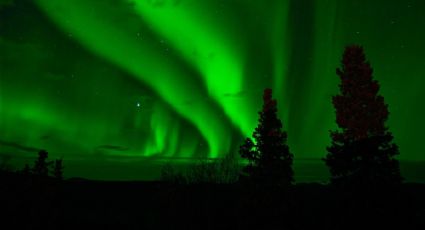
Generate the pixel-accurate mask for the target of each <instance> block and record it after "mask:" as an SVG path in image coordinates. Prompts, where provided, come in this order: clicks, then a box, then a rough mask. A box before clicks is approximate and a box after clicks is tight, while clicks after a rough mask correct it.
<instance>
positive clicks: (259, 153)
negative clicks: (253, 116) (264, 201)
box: [239, 89, 294, 186]
mask: <svg viewBox="0 0 425 230" xmlns="http://www.w3.org/2000/svg"><path fill="white" fill-rule="evenodd" d="M259 115H260V118H259V120H258V121H259V124H258V126H257V128H256V129H255V131H254V133H253V138H254V139H255V143H254V142H253V141H252V140H251V139H250V138H247V139H246V140H245V142H244V143H243V144H242V145H241V146H240V150H239V154H240V155H241V157H242V158H245V159H247V160H248V165H247V166H246V167H245V168H244V172H245V174H247V175H248V177H249V179H252V180H253V181H255V182H258V183H262V184H270V185H280V186H288V185H290V184H292V182H293V181H294V179H293V170H292V161H293V155H292V153H291V152H290V151H289V147H288V145H287V144H286V140H287V133H286V132H284V131H282V122H281V121H280V119H279V118H278V117H277V102H276V100H274V99H272V90H271V89H265V90H264V95H263V108H262V110H261V111H260V112H259Z"/></svg>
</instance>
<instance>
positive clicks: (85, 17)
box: [37, 0, 229, 157]
mask: <svg viewBox="0 0 425 230" xmlns="http://www.w3.org/2000/svg"><path fill="white" fill-rule="evenodd" d="M37 2H38V3H39V4H40V5H41V6H42V8H43V9H44V10H45V12H46V13H47V14H48V15H49V16H50V17H52V18H53V19H54V20H55V21H56V22H57V23H59V25H60V26H61V27H63V29H64V30H65V31H71V32H72V34H74V35H75V36H76V37H77V38H78V39H79V40H80V41H81V42H82V43H83V44H84V45H85V46H86V47H87V48H89V49H91V50H92V51H93V52H95V53H98V54H99V55H101V56H102V57H104V58H107V59H108V60H110V61H112V62H114V63H116V64H117V65H119V66H121V67H122V68H124V69H126V70H127V71H129V72H130V73H132V74H134V75H135V76H136V77H137V78H138V79H140V80H141V81H143V82H144V83H146V84H148V85H150V86H151V87H152V88H154V89H155V90H156V92H157V93H158V94H159V95H160V96H162V97H163V98H164V99H165V100H167V101H168V102H170V103H171V105H172V106H173V107H174V108H175V109H176V110H177V111H178V112H179V113H180V114H181V115H183V116H184V117H186V118H188V119H189V120H191V121H192V122H193V123H194V124H196V126H197V127H198V128H199V130H200V131H201V133H202V134H203V135H204V137H205V138H206V140H207V141H208V143H209V146H210V156H211V157H216V156H217V155H218V154H219V152H227V151H228V147H229V141H228V138H227V137H226V133H228V132H229V129H228V128H227V127H226V126H225V125H224V124H223V123H222V122H220V121H218V120H217V119H216V118H217V117H218V116H219V115H218V114H217V112H216V111H215V110H213V109H212V108H211V107H210V106H208V104H207V103H204V102H202V101H193V100H196V99H194V97H195V98H196V97H199V96H202V95H203V93H202V92H200V91H198V90H199V88H198V87H196V86H195V85H194V82H193V81H191V78H188V77H187V76H185V74H184V73H183V72H182V71H183V70H182V68H181V67H180V66H177V65H176V64H174V63H173V62H170V61H167V60H168V59H167V58H166V57H165V55H164V54H161V53H158V52H157V51H155V50H153V48H152V47H151V46H149V45H147V44H145V43H143V42H141V41H138V37H137V36H135V35H136V34H137V33H138V32H137V28H136V27H133V26H131V25H130V26H127V25H120V22H117V21H116V20H114V19H116V18H119V17H120V16H122V14H120V13H122V12H119V11H118V13H116V14H115V15H113V16H115V17H116V18H115V17H110V15H108V14H106V13H111V12H97V13H96V14H92V8H91V6H90V3H88V4H87V3H86V2H87V1H78V2H69V1H65V0H63V1H49V0H39V1H37ZM65 9H66V10H65ZM107 19H109V20H114V21H108V20H107ZM109 23H112V24H116V27H110V26H109ZM126 23H127V22H126ZM121 26H122V27H121ZM123 27H127V28H128V27H130V28H128V30H123V29H122V28H123ZM131 32H132V33H131ZM111 44H113V45H111ZM145 54H149V56H147V55H145ZM143 64H144V65H143ZM164 66H167V67H166V68H164ZM177 76H179V77H177ZM165 82H166V83H165ZM181 82H185V84H181ZM177 85H178V86H179V87H175V86H177ZM188 101H193V104H191V105H190V106H187V102H188ZM204 119H208V120H209V122H210V123H209V124H206V123H205V122H204ZM210 125H213V126H214V127H215V130H214V131H212V130H211V129H210Z"/></svg>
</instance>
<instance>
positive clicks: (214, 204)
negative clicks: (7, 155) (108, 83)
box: [0, 45, 425, 229]
mask: <svg viewBox="0 0 425 230" xmlns="http://www.w3.org/2000/svg"><path fill="white" fill-rule="evenodd" d="M336 74H337V75H338V77H339V78H340V80H341V81H340V84H339V89H340V92H339V94H337V95H334V96H333V97H332V104H333V106H334V108H335V113H336V123H337V125H338V129H337V130H334V131H331V132H330V135H331V139H332V142H331V143H330V145H329V146H328V147H327V155H326V156H324V158H323V163H324V164H326V166H327V167H328V168H329V172H330V175H331V177H330V178H329V181H330V183H329V184H318V183H298V184H297V183H295V182H296V181H295V180H294V173H296V172H294V170H293V167H292V166H293V161H294V154H296V153H292V152H291V148H290V146H288V144H287V138H288V135H290V134H288V133H287V132H286V131H284V125H283V122H282V121H281V120H280V119H279V118H278V115H277V112H278V111H277V103H278V102H277V101H276V100H275V99H273V95H272V90H271V89H265V90H264V92H263V107H262V108H261V110H260V111H259V113H258V114H259V119H258V125H257V127H256V128H255V130H254V132H253V134H252V138H251V137H247V138H246V139H245V140H244V141H243V143H241V145H240V148H239V153H238V154H237V153H229V154H227V155H226V156H224V157H223V158H221V159H217V160H208V159H207V160H201V161H199V162H198V163H196V164H194V165H193V166H191V167H190V168H189V169H188V170H187V171H186V172H183V171H179V170H177V169H176V168H174V167H173V165H172V164H171V162H169V163H167V164H164V166H163V167H162V170H161V177H160V178H159V180H158V181H153V182H142V181H141V182H112V181H110V182H108V181H103V182H102V181H90V180H84V179H80V180H75V179H74V180H72V179H64V178H63V175H64V170H65V169H66V168H65V167H64V165H66V162H65V163H64V162H63V160H62V159H55V160H53V161H49V160H48V152H47V151H46V150H40V151H39V152H38V158H37V159H36V160H35V162H34V163H33V165H30V164H26V165H25V167H24V168H23V169H20V170H17V171H13V170H11V168H10V167H9V166H7V164H0V165H1V168H0V195H1V196H0V202H1V204H2V207H1V208H0V209H2V213H3V214H1V215H0V218H1V221H0V222H1V223H2V226H13V228H16V229H75V228H108V229H111V228H112V229H114V228H115V229H146V228H148V229H188V228H190V229H192V228H198V229H199V228H202V229H218V228H236V229H246V228H258V229H277V228H282V229H311V228H325V229H358V228H371V229H383V228H395V227H399V228H403V229H425V209H424V207H425V199H424V198H423V194H425V186H424V185H423V184H409V183H403V178H402V175H401V173H400V167H399V162H398V160H397V158H396V157H397V156H398V155H399V154H400V153H399V149H398V146H397V145H396V144H395V143H394V142H393V135H392V133H391V132H390V129H389V127H387V126H386V121H387V119H388V116H389V111H388V105H387V104H386V103H385V100H384V97H383V96H381V95H379V88H380V86H379V83H378V81H376V80H375V79H373V70H372V68H371V65H370V64H369V62H368V61H367V59H366V55H365V53H364V50H363V48H362V47H361V46H358V45H352V46H347V47H346V49H345V51H344V54H343V57H342V66H341V67H340V68H338V69H337V71H336ZM306 144H307V143H306ZM241 159H242V161H241ZM241 162H243V163H242V164H241ZM93 170H96V169H95V168H93Z"/></svg>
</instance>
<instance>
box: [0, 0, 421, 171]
mask: <svg viewBox="0 0 425 230" xmlns="http://www.w3.org/2000/svg"><path fill="white" fill-rule="evenodd" d="M11 2H14V4H7V5H1V6H0V155H1V154H11V153H15V152H16V159H18V158H19V159H27V158H28V157H29V156H32V154H33V153H32V152H31V149H37V148H45V149H47V150H48V151H49V153H50V156H52V157H57V156H58V157H60V156H64V159H65V163H66V162H67V161H68V162H71V161H73V162H74V163H69V164H71V165H74V166H75V168H77V169H75V168H74V169H75V170H74V171H73V172H75V173H77V174H78V175H82V176H84V174H88V176H90V175H94V173H93V174H90V173H89V172H88V170H86V171H84V170H83V169H81V170H80V169H78V167H77V166H78V165H79V164H82V165H87V167H88V168H89V165H90V164H97V163H96V162H109V163H105V164H104V165H108V167H109V166H110V167H112V168H113V166H111V165H113V163H117V162H119V163H120V164H121V163H122V164H124V163H123V162H127V163H128V162H132V163H133V162H141V161H143V162H145V161H146V162H149V164H151V163H152V162H153V161H155V160H157V161H160V162H164V161H165V162H167V161H168V160H170V159H173V160H176V159H179V162H181V161H185V160H188V161H190V160H193V159H196V158H199V157H220V156H222V155H223V154H224V153H227V152H231V151H233V152H235V151H237V147H238V146H239V144H240V143H241V140H242V139H243V138H244V137H246V136H250V135H251V134H252V132H253V129H254V128H255V126H256V124H257V119H258V114H257V112H258V111H259V110H260V108H261V102H262V98H261V96H262V92H263V89H264V88H266V87H271V88H273V92H274V96H275V97H276V98H277V100H278V105H279V108H278V109H279V116H280V118H281V119H282V121H283V125H284V129H285V130H286V131H288V144H289V146H290V148H291V151H293V153H294V157H295V159H294V164H295V167H296V168H297V167H298V168H300V171H303V172H308V169H305V168H306V167H304V166H297V164H298V163H297V162H300V161H302V160H305V159H313V160H314V159H316V160H317V159H320V158H322V157H324V156H325V154H326V150H325V147H326V146H328V145H329V143H330V139H329V133H328V130H333V129H335V124H334V119H335V114H334V110H333V107H332V103H331V96H332V95H334V94H336V93H337V91H338V88H337V84H338V77H337V76H336V74H335V69H336V68H337V67H338V66H339V65H340V59H341V55H342V51H343V48H344V46H345V45H347V44H352V43H357V44H361V45H363V46H364V48H365V52H366V54H367V57H368V58H369V60H370V62H371V65H372V67H373V68H374V71H375V72H374V78H375V79H377V80H378V81H379V82H380V85H381V94H382V95H383V96H384V97H385V101H386V102H387V103H388V104H389V111H390V113H391V114H390V116H389V121H388V126H389V128H390V129H391V131H392V132H393V134H394V137H395V142H396V143H397V144H398V145H399V146H400V160H402V162H403V161H425V155H424V154H423V153H424V152H425V148H424V146H423V145H422V130H424V129H425V123H424V122H422V120H423V112H424V109H423V108H422V107H421V106H420V104H418V103H419V102H420V101H421V100H422V99H423V98H425V91H424V90H423V89H422V88H423V85H424V80H423V76H424V75H425V69H424V67H423V63H425V56H424V55H423V53H424V50H425V43H424V42H423V41H424V40H425V32H424V30H423V29H422V28H425V15H424V14H423V12H424V11H425V3H424V1H422V0H410V1H408V2H403V1H384V0H382V1H381V0H376V1H370V0H346V1H336V0H324V1H319V0H316V1H299V0H270V1H267V3H266V2H265V1H259V0H225V1H219V0H102V1H87V0H73V1H67V0H35V1H31V0H14V1H11ZM83 161H84V163H82V162H83ZM75 162H76V163H75ZM78 162H79V163H78ZM99 164H100V163H99ZM117 164H118V163H117ZM134 164H136V163H134ZM152 164H153V163H152ZM74 166H70V167H71V168H69V170H71V171H72V167H74ZM102 167H103V166H102ZM104 167H106V166H104ZM117 167H118V166H117ZM120 167H121V166H120ZM123 167H124V166H123ZM402 167H403V163H402ZM118 168H119V167H118ZM105 171H107V172H109V171H108V170H107V169H105ZM147 171H149V170H147ZM109 173H110V172H109ZM77 174H76V175H77ZM300 174H302V172H299V171H297V169H295V175H300ZM97 175H100V172H99V174H97ZM105 175H107V174H105ZM120 175H123V177H125V176H124V173H123V174H120ZM153 175H156V174H154V173H153ZM412 175H413V173H412ZM93 177H96V178H98V177H100V176H93ZM105 177H108V176H105ZM112 177H113V178H115V177H114V176H111V178H112ZM128 177H130V176H128ZM135 177H136V176H134V175H133V176H131V178H135ZM143 177H144V178H145V176H143Z"/></svg>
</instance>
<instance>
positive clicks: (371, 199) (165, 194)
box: [0, 174, 425, 229]
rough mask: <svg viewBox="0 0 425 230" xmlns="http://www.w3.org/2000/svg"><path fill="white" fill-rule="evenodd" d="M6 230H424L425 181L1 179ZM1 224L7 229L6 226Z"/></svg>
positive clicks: (2, 216) (0, 196) (0, 197)
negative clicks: (359, 184)
mask: <svg viewBox="0 0 425 230" xmlns="http://www.w3.org/2000/svg"><path fill="white" fill-rule="evenodd" d="M0 179H1V185H0V204H1V216H0V223H1V226H10V227H7V228H2V229H229V228H231V229H252V228H255V229H384V228H386V229H395V228H399V229H425V196H424V195H425V184H404V185H403V186H401V187H399V188H393V189H387V190H385V191H366V189H357V190H356V191H353V190H350V191H343V190H340V189H336V188H332V187H330V186H327V185H320V184H298V185H295V186H293V187H292V188H290V189H288V190H286V191H283V190H277V189H271V188H255V187H253V186H248V185H242V184H235V185H210V184H203V185H172V184H166V183H161V182H96V181H84V180H68V181H63V182H61V183H59V182H57V181H53V180H48V181H39V180H34V179H28V178H25V177H22V176H16V175H5V174H3V175H1V178H0ZM1 226H0V227H1Z"/></svg>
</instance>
